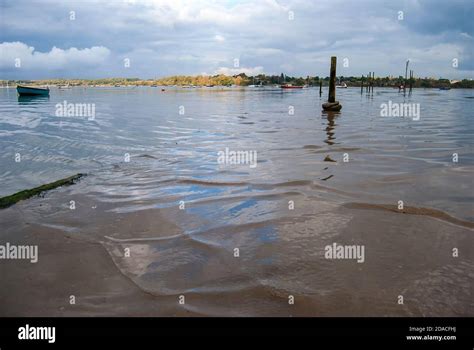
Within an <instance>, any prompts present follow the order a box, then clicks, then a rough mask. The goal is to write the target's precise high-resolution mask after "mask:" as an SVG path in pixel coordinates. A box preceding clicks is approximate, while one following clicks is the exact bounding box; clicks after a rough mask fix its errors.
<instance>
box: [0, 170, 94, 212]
mask: <svg viewBox="0 0 474 350" xmlns="http://www.w3.org/2000/svg"><path fill="white" fill-rule="evenodd" d="M83 176H86V174H81V173H79V174H76V175H73V176H69V177H66V178H64V179H61V180H58V181H55V182H51V183H48V184H45V185H41V186H39V187H35V188H32V189H29V190H24V191H20V192H17V193H14V194H12V195H10V196H6V197H2V198H0V209H4V208H8V207H10V206H12V205H13V204H15V203H17V202H19V201H21V200H24V199H28V198H31V197H33V196H37V195H39V194H41V193H42V192H45V191H49V190H52V189H55V188H57V187H61V186H69V185H73V184H74V183H75V181H76V180H79V179H80V178H81V177H83Z"/></svg>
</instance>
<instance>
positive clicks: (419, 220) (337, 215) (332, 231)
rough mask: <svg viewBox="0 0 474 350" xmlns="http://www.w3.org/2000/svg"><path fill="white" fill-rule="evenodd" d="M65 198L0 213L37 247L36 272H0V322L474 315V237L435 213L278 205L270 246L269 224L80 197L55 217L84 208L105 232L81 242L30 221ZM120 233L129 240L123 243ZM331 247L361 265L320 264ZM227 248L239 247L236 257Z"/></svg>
mask: <svg viewBox="0 0 474 350" xmlns="http://www.w3.org/2000/svg"><path fill="white" fill-rule="evenodd" d="M67 191H70V190H67V189H59V190H56V191H53V192H52V193H50V194H47V195H46V196H45V198H33V199H30V200H28V201H23V202H20V203H19V204H17V205H16V206H13V207H11V208H9V209H5V210H2V211H0V220H1V221H2V222H3V223H4V224H5V225H4V227H5V228H6V229H5V230H4V231H3V232H2V241H4V242H5V241H8V242H10V243H11V244H29V245H38V247H39V261H38V262H37V263H36V264H32V263H30V262H29V261H18V260H16V261H14V260H10V261H2V263H1V264H0V275H1V276H2V288H0V299H1V300H2V306H1V308H0V314H1V315H2V316H91V315H98V316H99V315H100V316H470V315H472V314H474V299H473V297H472V296H473V284H472V280H473V279H474V272H473V271H474V261H473V259H472V257H473V256H474V251H473V250H474V238H473V237H474V236H473V233H474V232H473V230H472V229H471V228H468V227H466V226H469V225H458V224H456V222H455V220H454V222H452V221H453V220H450V219H447V220H446V219H445V218H444V216H441V217H433V216H427V215H421V216H420V215H416V214H417V211H414V210H407V211H406V213H397V212H394V211H391V210H379V209H378V208H374V207H373V206H372V205H361V204H357V205H354V204H352V205H340V204H335V203H330V202H323V201H320V202H314V201H308V202H304V201H303V202H301V201H299V203H301V205H302V206H303V207H300V208H299V210H300V212H301V211H307V214H304V215H298V216H295V217H291V216H288V215H283V210H284V209H282V208H280V209H279V210H280V211H282V215H281V219H276V220H272V223H271V225H272V226H273V227H274V232H277V234H278V239H272V237H271V236H272V234H271V233H268V232H267V234H266V236H265V235H264V236H261V235H260V236H259V235H258V230H259V228H261V227H266V226H267V225H268V222H267V223H266V224H265V225H262V224H259V223H255V224H247V225H239V226H235V227H233V228H232V227H227V228H226V230H225V232H223V230H220V229H214V230H212V229H211V230H208V231H206V232H200V233H198V234H195V235H193V234H184V233H183V232H180V231H179V228H178V227H177V226H176V225H173V223H172V220H171V219H172V218H173V217H175V216H176V215H182V213H180V212H178V211H176V210H174V209H150V210H143V211H139V212H132V213H123V214H117V213H111V212H110V209H111V208H112V206H110V207H107V206H104V207H101V208H96V209H93V210H91V209H90V208H89V207H88V204H92V202H90V203H88V200H87V198H86V197H84V198H79V201H80V202H81V203H83V205H82V206H81V208H78V210H77V211H75V212H74V213H73V215H69V216H64V215H63V221H64V224H65V227H67V223H68V221H69V220H81V221H84V220H83V216H87V212H91V211H93V212H94V215H95V216H96V217H94V216H92V215H91V213H89V217H90V219H89V221H90V222H91V223H93V226H94V227H95V229H96V230H97V233H98V235H97V237H100V236H101V235H100V234H99V232H105V233H109V235H102V238H101V239H97V240H96V239H95V238H93V237H94V235H91V232H90V231H89V230H88V229H87V225H86V226H85V227H84V229H83V231H84V232H83V233H87V234H81V233H79V232H73V231H71V232H67V230H64V229H60V228H58V227H56V228H53V227H52V226H53V225H47V226H48V227H46V226H45V225H44V224H43V225H39V224H36V223H35V220H37V219H38V217H37V215H40V216H41V217H47V216H48V215H47V213H50V214H52V213H54V212H55V211H56V210H58V208H57V207H58V205H57V204H55V203H61V202H64V201H65V200H66V198H67V196H65V193H64V192H67ZM297 203H298V201H297ZM311 203H312V204H311ZM55 207H56V208H55ZM422 212H423V213H425V214H426V210H424V211H422ZM287 214H288V213H287ZM435 216H436V215H435ZM97 218H101V219H100V220H97ZM43 221H47V220H43ZM123 223H126V225H124V224H123ZM130 230H133V231H134V232H136V235H135V237H134V238H127V237H129V236H130V235H129V232H130ZM81 231H82V230H81ZM111 232H113V233H111ZM151 232H154V233H155V234H154V235H153V236H150V233H151ZM157 233H159V235H157ZM255 240H257V241H259V242H260V243H258V244H257V243H255ZM333 242H337V243H339V244H364V245H365V262H364V263H362V264H358V263H357V262H356V261H354V260H339V261H338V260H328V259H325V257H324V246H325V245H327V244H332V243H333ZM233 247H240V257H238V258H236V257H234V255H233ZM453 247H457V248H458V249H459V257H457V258H454V257H453V256H452V249H453ZM126 248H129V249H130V257H124V251H125V249H126ZM70 295H75V297H76V305H70V304H69V297H70ZM180 295H184V296H185V298H186V299H185V304H184V305H180V304H179V303H178V298H179V296H180ZM290 295H292V296H293V297H294V300H295V303H294V305H289V304H288V297H289V296H290ZM399 295H403V297H404V304H403V305H399V304H398V303H397V300H398V299H397V298H398V296H399Z"/></svg>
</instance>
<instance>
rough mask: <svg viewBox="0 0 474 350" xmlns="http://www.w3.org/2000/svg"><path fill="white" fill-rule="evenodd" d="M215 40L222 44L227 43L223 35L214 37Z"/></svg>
mask: <svg viewBox="0 0 474 350" xmlns="http://www.w3.org/2000/svg"><path fill="white" fill-rule="evenodd" d="M214 40H215V41H217V42H218V43H222V42H224V41H225V38H224V37H223V36H222V35H219V34H217V35H215V36H214Z"/></svg>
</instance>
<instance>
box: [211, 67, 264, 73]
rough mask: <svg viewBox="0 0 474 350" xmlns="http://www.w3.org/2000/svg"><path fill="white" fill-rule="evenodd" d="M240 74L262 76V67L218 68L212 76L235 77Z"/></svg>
mask: <svg viewBox="0 0 474 350" xmlns="http://www.w3.org/2000/svg"><path fill="white" fill-rule="evenodd" d="M240 73H245V74H246V75H258V74H263V67H262V66H257V67H253V68H252V67H250V68H246V67H241V68H228V67H219V68H217V69H216V71H215V72H214V74H224V75H237V74H240Z"/></svg>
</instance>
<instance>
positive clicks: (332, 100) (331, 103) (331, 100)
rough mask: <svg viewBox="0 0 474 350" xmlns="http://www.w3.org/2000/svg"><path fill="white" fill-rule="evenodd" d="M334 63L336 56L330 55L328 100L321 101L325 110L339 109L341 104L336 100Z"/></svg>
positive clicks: (335, 62)
mask: <svg viewBox="0 0 474 350" xmlns="http://www.w3.org/2000/svg"><path fill="white" fill-rule="evenodd" d="M336 65H337V57H336V56H332V57H331V70H330V74H329V95H328V102H326V103H323V109H324V110H325V111H340V110H341V108H342V106H341V104H339V102H338V101H336Z"/></svg>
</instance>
